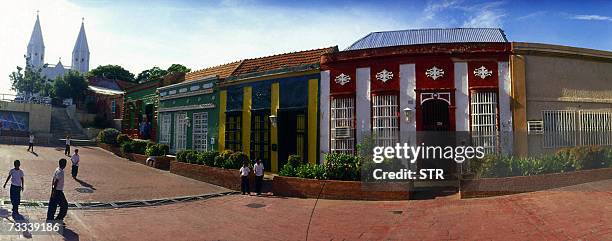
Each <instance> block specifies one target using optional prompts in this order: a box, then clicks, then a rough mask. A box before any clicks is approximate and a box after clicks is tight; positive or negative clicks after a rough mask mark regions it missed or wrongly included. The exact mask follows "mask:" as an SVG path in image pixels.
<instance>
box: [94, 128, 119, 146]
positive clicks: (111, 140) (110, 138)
mask: <svg viewBox="0 0 612 241" xmlns="http://www.w3.org/2000/svg"><path fill="white" fill-rule="evenodd" d="M118 135H119V131H118V130H117V129H113V128H106V129H104V130H102V131H100V133H98V142H100V143H104V144H109V145H114V146H116V145H117V136H118Z"/></svg>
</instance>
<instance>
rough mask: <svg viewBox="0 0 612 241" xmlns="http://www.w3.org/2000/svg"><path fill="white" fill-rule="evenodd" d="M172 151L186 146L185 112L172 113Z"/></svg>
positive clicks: (183, 148) (180, 149) (177, 150)
mask: <svg viewBox="0 0 612 241" xmlns="http://www.w3.org/2000/svg"><path fill="white" fill-rule="evenodd" d="M174 124H175V126H174V151H175V152H179V151H182V150H185V148H187V113H177V114H175V115H174Z"/></svg>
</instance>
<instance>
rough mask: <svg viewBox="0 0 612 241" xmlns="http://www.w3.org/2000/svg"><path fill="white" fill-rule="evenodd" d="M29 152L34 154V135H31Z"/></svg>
mask: <svg viewBox="0 0 612 241" xmlns="http://www.w3.org/2000/svg"><path fill="white" fill-rule="evenodd" d="M28 151H31V152H34V133H30V145H29V146H28Z"/></svg>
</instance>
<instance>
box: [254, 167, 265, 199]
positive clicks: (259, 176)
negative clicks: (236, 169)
mask: <svg viewBox="0 0 612 241" xmlns="http://www.w3.org/2000/svg"><path fill="white" fill-rule="evenodd" d="M253 172H255V192H257V195H261V183H262V182H263V177H264V165H263V163H262V162H261V159H257V162H256V163H255V165H254V166H253Z"/></svg>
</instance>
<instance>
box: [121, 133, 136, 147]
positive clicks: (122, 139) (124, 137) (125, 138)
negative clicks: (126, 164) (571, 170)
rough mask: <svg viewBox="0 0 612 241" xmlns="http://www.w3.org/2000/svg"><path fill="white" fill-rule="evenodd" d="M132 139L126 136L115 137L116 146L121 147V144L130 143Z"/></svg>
mask: <svg viewBox="0 0 612 241" xmlns="http://www.w3.org/2000/svg"><path fill="white" fill-rule="evenodd" d="M131 140H132V139H130V137H129V136H128V135H126V134H119V135H117V145H119V146H121V144H123V143H124V142H126V141H131Z"/></svg>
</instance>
